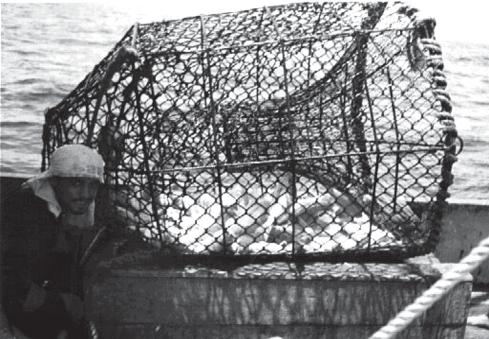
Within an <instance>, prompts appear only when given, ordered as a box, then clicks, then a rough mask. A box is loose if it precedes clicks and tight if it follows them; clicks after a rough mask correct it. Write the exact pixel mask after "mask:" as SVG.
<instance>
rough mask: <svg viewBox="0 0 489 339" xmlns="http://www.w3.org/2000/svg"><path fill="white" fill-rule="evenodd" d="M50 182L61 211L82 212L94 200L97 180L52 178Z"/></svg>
mask: <svg viewBox="0 0 489 339" xmlns="http://www.w3.org/2000/svg"><path fill="white" fill-rule="evenodd" d="M51 184H52V186H53V189H54V192H55V193H56V198H57V199H58V202H59V204H60V205H61V208H62V209H63V211H65V212H68V213H71V214H84V213H86V212H87V211H88V208H89V206H90V204H91V203H92V202H93V201H95V196H96V195H97V191H98V187H99V181H98V180H97V179H93V178H65V177H55V178H52V180H51Z"/></svg>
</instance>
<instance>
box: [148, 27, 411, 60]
mask: <svg viewBox="0 0 489 339" xmlns="http://www.w3.org/2000/svg"><path fill="white" fill-rule="evenodd" d="M413 30H414V28H402V29H397V28H396V29H394V28H392V29H378V30H375V29H371V30H369V29H358V30H349V31H338V32H333V33H329V34H325V35H322V36H313V35H307V36H302V37H296V38H289V39H283V42H284V44H288V43H290V44H295V43H297V42H309V41H311V42H316V41H324V40H332V39H336V38H339V37H347V36H352V35H356V34H372V33H385V32H410V31H413ZM276 44H277V40H273V39H272V40H264V41H260V42H253V43H246V44H239V45H232V46H223V47H215V48H212V51H213V52H220V51H228V50H231V49H236V50H240V49H249V48H251V47H257V46H266V45H271V46H273V45H276ZM198 52H203V51H202V49H200V50H199V49H192V50H189V51H187V52H181V51H174V50H162V51H158V52H153V53H148V55H151V56H161V55H168V54H172V53H175V54H177V53H178V54H194V53H198Z"/></svg>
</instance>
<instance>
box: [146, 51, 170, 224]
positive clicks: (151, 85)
mask: <svg viewBox="0 0 489 339" xmlns="http://www.w3.org/2000/svg"><path fill="white" fill-rule="evenodd" d="M146 63H147V64H148V65H149V60H148V59H146ZM153 80H154V78H153V77H152V78H150V79H148V82H149V89H150V91H151V106H152V108H153V111H154V112H155V113H156V112H159V109H158V104H157V102H156V95H155V90H154V81H153ZM156 135H157V140H158V142H160V141H161V123H159V121H158V119H157V123H156ZM157 149H158V151H159V152H158V158H160V159H161V158H163V159H164V157H161V153H160V151H161V149H163V150H164V149H165V147H164V146H163V147H161V145H158V148H157ZM163 152H165V151H163ZM161 175H162V178H161V190H162V192H165V174H164V173H162V174H161ZM166 211H167V208H166V206H165V207H164V210H163V215H165V216H166ZM162 226H163V229H164V231H165V233H167V232H168V228H167V227H166V218H163V225H162Z"/></svg>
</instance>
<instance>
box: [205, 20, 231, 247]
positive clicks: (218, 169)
mask: <svg viewBox="0 0 489 339" xmlns="http://www.w3.org/2000/svg"><path fill="white" fill-rule="evenodd" d="M200 34H201V35H200V36H201V47H202V51H203V54H204V55H205V60H204V56H202V57H201V63H202V68H203V71H204V74H205V76H204V79H203V81H204V97H205V101H206V102H208V104H209V111H210V112H211V116H212V134H213V135H212V136H213V142H214V155H215V161H216V172H217V177H216V181H217V187H218V195H219V196H218V200H219V207H220V209H221V228H222V249H223V254H226V252H227V244H226V226H225V223H224V213H225V210H224V204H223V202H222V191H223V189H222V177H221V161H220V160H219V144H218V140H217V134H218V128H217V122H216V107H215V104H214V99H213V98H212V72H211V60H210V53H209V49H208V46H207V41H206V35H205V27H204V20H203V19H202V16H200ZM205 62H206V63H207V64H205ZM206 78H207V80H208V81H209V85H208V91H207V88H206V87H207V86H206Z"/></svg>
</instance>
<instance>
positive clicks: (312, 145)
mask: <svg viewBox="0 0 489 339" xmlns="http://www.w3.org/2000/svg"><path fill="white" fill-rule="evenodd" d="M323 8H324V2H323V3H322V4H321V9H320V10H319V14H318V17H317V19H316V22H315V23H314V27H313V29H312V32H311V35H315V34H316V29H317V27H318V25H319V22H320V19H321V15H322V14H323ZM312 44H313V42H312V41H309V43H308V45H309V47H308V50H309V57H308V58H307V79H306V89H307V88H309V86H310V83H311V60H312V57H313V55H312ZM319 96H320V100H322V95H321V94H319ZM309 107H310V106H309V105H307V117H308V118H309V116H310V108H309ZM306 121H309V120H308V119H306ZM308 127H309V126H306V133H307V136H308V141H309V151H310V152H311V156H314V142H313V140H312V133H311V131H310V128H308Z"/></svg>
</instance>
